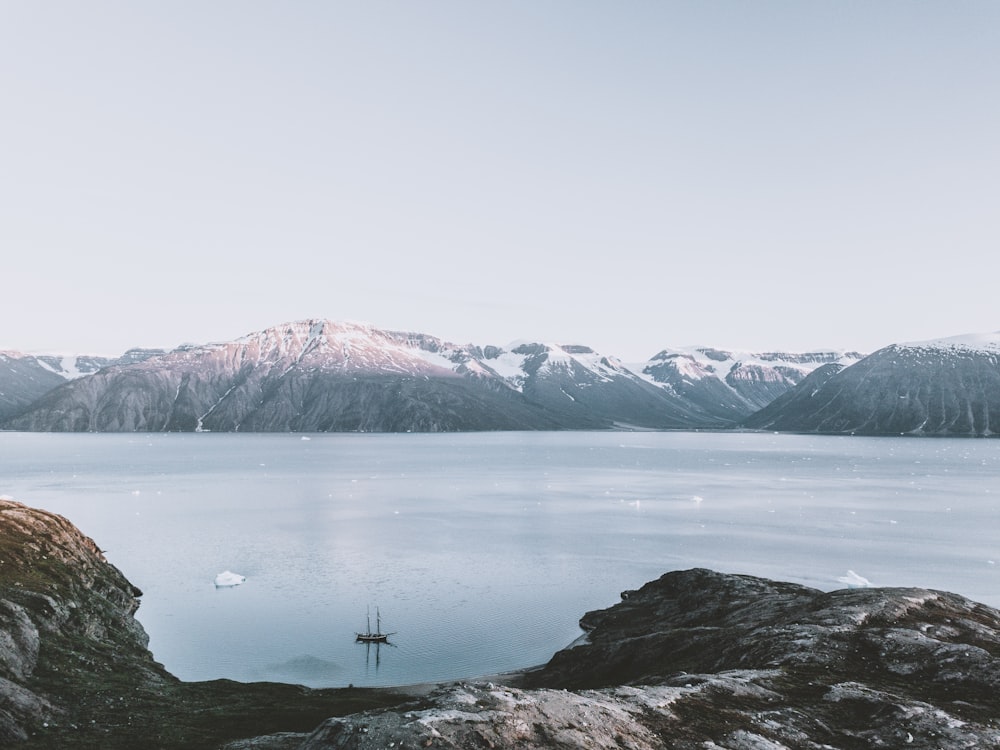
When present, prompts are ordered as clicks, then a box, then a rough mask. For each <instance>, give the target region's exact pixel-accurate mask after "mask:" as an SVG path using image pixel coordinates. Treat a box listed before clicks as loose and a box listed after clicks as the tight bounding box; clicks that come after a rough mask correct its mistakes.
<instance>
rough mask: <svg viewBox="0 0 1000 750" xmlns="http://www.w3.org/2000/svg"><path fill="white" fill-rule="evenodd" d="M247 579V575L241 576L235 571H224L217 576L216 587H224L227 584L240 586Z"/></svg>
mask: <svg viewBox="0 0 1000 750" xmlns="http://www.w3.org/2000/svg"><path fill="white" fill-rule="evenodd" d="M246 579H247V577H246V576H241V575H240V574H239V573H233V572H232V571H229V570H227V571H225V572H224V573H219V575H217V576H216V577H215V587H216V588H224V587H227V586H239V585H240V584H241V583H243V582H244V581H245V580H246Z"/></svg>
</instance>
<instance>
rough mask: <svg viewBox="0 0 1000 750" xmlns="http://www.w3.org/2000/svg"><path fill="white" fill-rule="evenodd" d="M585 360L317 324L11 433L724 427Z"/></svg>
mask: <svg viewBox="0 0 1000 750" xmlns="http://www.w3.org/2000/svg"><path fill="white" fill-rule="evenodd" d="M725 425H726V422H725V421H724V420H721V419H719V418H718V417H716V416H714V415H711V414H708V413H706V412H704V411H703V410H701V409H700V408H699V407H697V406H694V405H692V404H690V403H688V402H687V401H686V400H685V399H684V398H683V397H682V396H679V395H677V394H676V393H674V392H672V391H670V390H668V389H664V388H661V387H659V386H657V385H655V384H653V383H651V382H649V380H648V379H647V378H643V377H641V376H639V375H637V374H635V373H633V372H631V371H630V370H628V369H627V368H625V367H624V366H622V365H621V364H620V363H619V362H617V360H614V359H612V358H610V357H604V356H601V355H600V354H598V353H596V352H594V351H592V350H591V349H589V348H587V347H583V346H557V345H553V344H540V343H524V344H518V345H515V346H513V347H511V348H509V349H503V348H500V347H494V346H489V347H478V346H473V345H469V346H456V345H453V344H448V343H445V342H443V341H441V340H440V339H437V338H434V337H433V336H428V335H426V334H419V333H405V332H394V331H384V330H380V329H376V328H374V327H372V326H369V325H364V324H356V323H340V322H332V321H328V320H309V321H300V322H296V323H289V324H285V325H281V326H276V327H274V328H269V329H267V330H264V331H260V332H257V333H252V334H249V335H247V336H244V337H242V338H240V339H237V340H235V341H231V342H226V343H218V344H208V345H205V346H185V347H181V348H178V349H175V350H173V351H171V352H166V353H162V354H157V355H154V356H150V357H148V358H145V359H139V360H138V361H134V362H129V363H122V364H114V365H111V366H107V367H104V368H103V369H101V370H99V371H97V372H95V373H93V374H90V375H86V376H84V377H80V378H77V379H74V380H72V381H70V382H66V383H64V384H63V385H60V386H59V387H57V388H55V389H54V390H52V391H50V392H49V393H47V394H45V395H44V396H43V397H41V398H40V399H38V400H37V401H35V402H34V403H33V404H32V405H31V406H30V408H27V409H25V410H23V411H22V412H21V413H19V414H18V415H17V416H16V417H14V418H12V419H9V420H7V421H6V422H5V423H4V427H5V428H6V429H16V430H35V431H91V430H93V431H175V430H179V431H200V430H216V431H237V430H242V431H286V430H292V431H453V430H498V429H500V430H502V429H603V428H609V427H615V426H623V427H624V426H635V427H643V428H650V429H670V428H678V429H680V428H692V427H721V426H725Z"/></svg>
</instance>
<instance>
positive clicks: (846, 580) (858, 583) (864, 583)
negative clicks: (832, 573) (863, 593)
mask: <svg viewBox="0 0 1000 750" xmlns="http://www.w3.org/2000/svg"><path fill="white" fill-rule="evenodd" d="M837 580H838V581H840V582H841V583H843V584H845V585H846V586H847V588H849V589H866V588H869V587H870V586H871V585H872V582H871V581H869V580H868V579H867V578H865V577H864V576H859V575H858V574H857V573H855V572H854V571H853V570H849V571H847V575H846V576H840V578H838V579H837Z"/></svg>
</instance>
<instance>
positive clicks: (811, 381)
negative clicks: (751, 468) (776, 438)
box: [743, 332, 1000, 436]
mask: <svg viewBox="0 0 1000 750" xmlns="http://www.w3.org/2000/svg"><path fill="white" fill-rule="evenodd" d="M743 425H744V426H746V427H750V428H753V429H767V430H778V431H787V432H820V433H849V434H858V435H901V434H902V435H954V436H961V435H970V436H988V435H994V434H997V433H1000V332H998V333H992V334H971V335H966V336H956V337H952V338H947V339H938V340H934V341H923V342H916V343H909V344H893V345H891V346H887V347H885V348H884V349H880V350H878V351H877V352H875V353H873V354H871V355H870V356H868V357H865V358H864V359H862V360H861V361H860V362H858V363H856V364H854V365H851V366H850V367H846V368H843V369H838V368H835V367H827V368H822V369H821V370H817V371H816V372H814V373H813V374H812V375H811V376H810V377H808V378H806V379H805V380H803V381H802V382H801V383H800V384H799V385H798V386H797V387H796V389H795V390H793V391H790V392H789V393H787V394H785V395H784V396H782V397H779V398H777V399H775V401H773V402H772V403H771V404H769V405H768V406H766V407H764V408H763V409H761V410H760V411H758V412H757V413H756V414H753V415H752V416H751V417H749V418H747V419H746V420H744V422H743Z"/></svg>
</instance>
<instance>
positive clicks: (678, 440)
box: [0, 433, 1000, 686]
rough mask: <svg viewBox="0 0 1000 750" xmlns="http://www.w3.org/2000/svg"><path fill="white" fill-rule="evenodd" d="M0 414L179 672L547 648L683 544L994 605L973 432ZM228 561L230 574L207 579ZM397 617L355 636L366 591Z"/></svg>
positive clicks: (29, 474) (439, 675) (454, 666)
mask: <svg viewBox="0 0 1000 750" xmlns="http://www.w3.org/2000/svg"><path fill="white" fill-rule="evenodd" d="M311 438H312V439H311V440H301V439H300V437H299V436H295V435H215V434H200V435H159V434H157V435H34V434H30V435H29V434H17V433H0V451H2V452H0V456H2V458H0V469H2V476H3V477H4V478H5V484H4V486H3V487H2V488H0V492H2V493H4V494H7V495H10V496H12V497H14V498H15V499H18V500H20V501H22V502H25V503H28V504H29V505H34V506H37V507H43V508H46V509H49V510H54V511H56V512H59V513H62V514H63V515H66V516H68V517H69V518H70V519H71V520H72V521H73V522H74V523H76V524H77V525H78V526H79V527H81V528H82V529H83V530H84V532H85V533H87V534H88V535H90V536H92V537H94V538H95V539H96V540H97V542H98V544H99V545H100V546H101V547H102V548H104V549H106V550H108V551H107V556H108V558H109V560H111V562H113V563H114V564H115V565H117V566H118V567H119V568H121V569H122V571H123V572H124V573H125V574H126V575H127V576H128V577H129V579H130V580H132V581H133V582H134V583H135V584H136V585H138V586H139V587H140V588H142V589H143V591H144V592H145V594H144V596H143V599H142V606H141V608H140V610H139V613H138V616H139V619H140V620H141V621H142V623H143V625H144V626H145V627H146V629H147V631H148V632H149V633H150V637H151V640H150V646H151V648H152V649H153V652H154V655H155V656H156V658H157V659H158V660H160V661H162V662H163V663H164V664H165V665H166V666H167V668H168V669H170V670H171V671H172V672H174V673H175V674H177V675H178V676H180V677H182V678H183V679H188V680H194V679H212V678H217V677H228V678H232V679H237V680H261V679H267V680H279V681H288V682H299V683H303V684H307V685H315V686H321V685H323V686H326V685H347V684H355V685H376V684H378V685H387V684H403V683H409V682H419V681H427V680H439V679H449V678H460V677H470V676H476V675H483V674H489V673H495V672H500V671H506V670H511V669H517V668H521V667H526V666H530V665H533V664H537V663H541V662H543V661H546V660H547V659H548V658H549V657H550V656H551V654H552V653H553V652H554V651H555V650H557V649H559V648H561V647H563V646H565V645H566V644H568V643H569V642H570V641H572V640H573V639H574V638H575V637H576V636H577V635H578V634H579V630H578V628H577V625H576V623H577V620H578V619H579V617H580V616H581V615H582V614H583V613H584V612H585V611H587V610H590V609H595V608H600V607H605V606H608V605H610V604H613V603H614V602H615V601H617V600H618V595H619V592H620V591H622V590H624V589H628V588H635V587H638V586H639V585H641V584H642V583H644V582H645V581H647V580H650V579H652V578H655V577H657V576H659V575H660V574H662V573H664V572H666V571H669V570H675V569H681V568H689V567H694V566H705V567H712V568H715V569H718V570H724V571H730V572H743V573H752V574H755V575H764V576H768V577H772V578H780V579H784V580H792V581H796V582H800V583H805V584H807V585H811V586H815V587H818V588H824V589H830V588H835V587H838V586H841V585H843V584H841V583H839V582H838V578H840V577H843V576H845V575H846V574H847V571H849V570H851V571H856V573H857V575H859V576H862V577H864V578H867V579H869V580H870V581H872V583H874V584H876V585H920V586H929V587H934V588H944V589H950V590H954V591H957V592H959V593H962V594H965V595H968V596H972V597H973V598H976V599H979V600H982V601H986V602H987V603H990V604H993V605H1000V595H998V594H997V593H996V592H997V591H998V587H997V578H996V576H997V570H996V568H997V560H1000V549H997V542H996V540H995V534H994V531H993V530H994V529H996V528H997V521H998V513H1000V508H998V502H997V500H998V498H997V494H998V492H1000V490H998V489H995V488H998V487H1000V484H998V483H997V478H998V470H1000V443H998V442H997V441H993V440H957V439H956V440H949V439H940V440H939V439H933V440H931V439H927V440H919V439H892V438H875V439H870V438H838V437H806V436H791V435H781V436H779V435H769V434H735V433H734V434H723V433H720V434H711V433H477V434H463V435H313V436H311ZM226 570H231V571H234V572H236V573H238V574H240V575H242V576H245V577H246V581H245V582H244V583H243V584H242V585H240V586H237V587H235V588H224V589H217V588H216V587H215V586H214V584H213V581H214V578H215V576H216V575H217V574H219V573H220V572H222V571H226ZM374 602H378V603H379V604H380V605H381V612H382V616H383V619H385V620H387V621H389V622H391V623H392V630H395V631H397V634H396V635H394V636H393V638H392V646H390V647H389V648H381V649H380V648H375V649H374V653H373V650H372V648H366V647H365V646H364V645H363V644H357V643H355V637H356V636H355V634H356V633H357V632H360V631H362V630H363V629H364V627H363V626H364V625H365V617H366V612H367V608H368V605H369V603H374Z"/></svg>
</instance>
